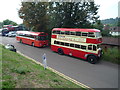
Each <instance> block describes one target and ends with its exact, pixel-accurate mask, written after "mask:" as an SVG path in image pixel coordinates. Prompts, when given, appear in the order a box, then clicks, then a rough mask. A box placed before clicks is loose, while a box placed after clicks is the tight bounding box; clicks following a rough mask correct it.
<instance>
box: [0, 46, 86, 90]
mask: <svg viewBox="0 0 120 90" xmlns="http://www.w3.org/2000/svg"><path fill="white" fill-rule="evenodd" d="M0 49H1V50H2V53H0V56H2V58H0V61H2V88H80V89H83V90H84V88H81V87H80V86H78V85H76V84H74V83H72V82H70V81H68V80H66V79H64V78H63V77H61V76H59V75H57V74H55V73H54V72H51V71H50V70H48V69H46V70H44V68H43V67H42V66H40V65H38V64H36V63H35V62H33V61H31V60H30V59H28V58H25V57H23V56H21V55H20V54H18V53H15V52H12V51H9V50H7V49H4V48H3V46H1V45H0Z"/></svg>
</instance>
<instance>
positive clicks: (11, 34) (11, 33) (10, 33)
mask: <svg viewBox="0 0 120 90" xmlns="http://www.w3.org/2000/svg"><path fill="white" fill-rule="evenodd" d="M5 36H6V37H15V36H16V31H11V32H9V33H7V34H5Z"/></svg>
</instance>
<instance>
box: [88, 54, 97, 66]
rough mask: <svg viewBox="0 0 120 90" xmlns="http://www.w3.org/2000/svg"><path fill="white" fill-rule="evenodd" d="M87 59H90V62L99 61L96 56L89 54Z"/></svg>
mask: <svg viewBox="0 0 120 90" xmlns="http://www.w3.org/2000/svg"><path fill="white" fill-rule="evenodd" d="M87 60H88V62H89V63H91V64H95V63H97V61H98V60H97V58H96V57H95V56H89V57H88V58H87Z"/></svg>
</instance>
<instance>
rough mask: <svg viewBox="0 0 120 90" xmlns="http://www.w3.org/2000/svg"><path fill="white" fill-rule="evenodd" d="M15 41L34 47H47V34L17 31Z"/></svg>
mask: <svg viewBox="0 0 120 90" xmlns="http://www.w3.org/2000/svg"><path fill="white" fill-rule="evenodd" d="M16 40H17V41H19V42H20V43H25V44H29V45H32V46H36V47H44V46H48V34H47V33H44V32H31V31H17V36H16Z"/></svg>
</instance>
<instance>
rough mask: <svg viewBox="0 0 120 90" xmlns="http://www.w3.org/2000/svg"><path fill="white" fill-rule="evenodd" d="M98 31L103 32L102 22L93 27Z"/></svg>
mask: <svg viewBox="0 0 120 90" xmlns="http://www.w3.org/2000/svg"><path fill="white" fill-rule="evenodd" d="M93 27H95V28H96V29H99V30H101V31H102V30H103V24H102V23H101V21H100V20H97V21H96V23H95V24H94V25H93Z"/></svg>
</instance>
